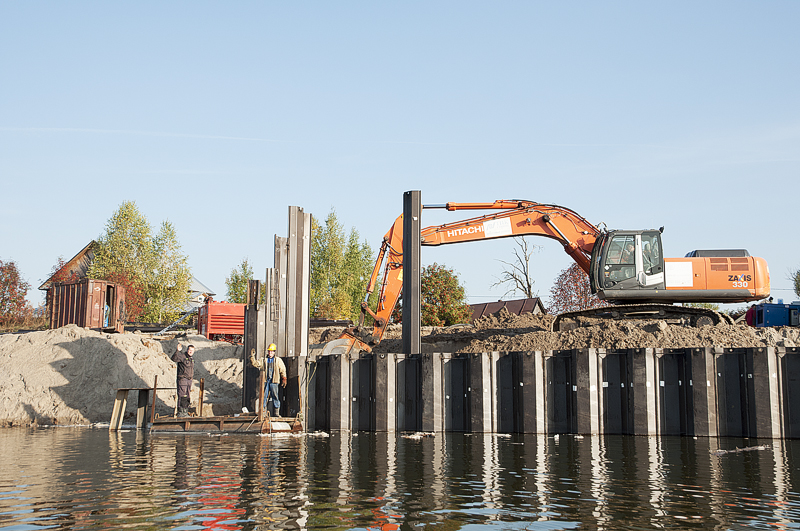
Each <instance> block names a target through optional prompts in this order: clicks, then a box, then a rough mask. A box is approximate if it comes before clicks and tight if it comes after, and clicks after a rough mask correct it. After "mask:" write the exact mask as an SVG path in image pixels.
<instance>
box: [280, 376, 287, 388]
mask: <svg viewBox="0 0 800 531" xmlns="http://www.w3.org/2000/svg"><path fill="white" fill-rule="evenodd" d="M281 387H286V376H284V377H283V378H281Z"/></svg>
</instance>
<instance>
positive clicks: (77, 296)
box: [39, 240, 214, 332]
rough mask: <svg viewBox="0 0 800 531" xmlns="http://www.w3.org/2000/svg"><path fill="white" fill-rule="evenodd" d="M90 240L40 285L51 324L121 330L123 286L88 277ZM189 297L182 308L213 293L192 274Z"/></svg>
mask: <svg viewBox="0 0 800 531" xmlns="http://www.w3.org/2000/svg"><path fill="white" fill-rule="evenodd" d="M96 245H97V244H96V242H95V241H94V240H92V241H91V242H89V243H88V244H87V245H86V246H85V247H84V248H83V249H81V250H80V252H78V254H76V255H75V256H73V257H72V258H71V259H69V260H68V261H67V262H64V265H63V266H62V267H61V269H59V270H58V271H56V272H55V273H53V274H52V275H51V276H50V278H48V279H47V280H46V281H44V282H43V283H42V285H41V286H39V289H40V290H42V291H46V292H47V316H48V318H49V319H50V328H59V327H61V326H65V325H68V324H76V325H78V326H82V327H85V328H94V329H114V330H116V331H117V332H122V331H123V330H124V327H125V324H126V323H127V322H128V315H127V311H126V306H125V288H124V286H123V285H121V284H117V283H114V282H108V281H105V280H98V279H90V278H88V277H87V272H88V271H89V266H91V264H92V261H93V260H94V249H95V246H96ZM189 291H190V293H189V301H188V303H187V307H186V308H185V310H184V311H186V312H189V311H192V310H196V309H197V308H200V307H202V306H203V305H205V302H206V299H210V298H211V296H213V295H214V293H213V292H212V291H211V290H210V289H209V288H208V287H206V286H205V285H204V284H203V283H202V282H200V281H199V280H197V279H196V278H194V277H192V280H191V284H190V288H189Z"/></svg>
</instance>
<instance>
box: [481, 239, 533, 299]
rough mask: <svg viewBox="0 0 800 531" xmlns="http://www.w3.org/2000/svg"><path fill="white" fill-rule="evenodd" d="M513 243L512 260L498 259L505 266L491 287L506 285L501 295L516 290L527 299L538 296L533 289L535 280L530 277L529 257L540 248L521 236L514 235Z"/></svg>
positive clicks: (512, 292) (515, 291)
mask: <svg viewBox="0 0 800 531" xmlns="http://www.w3.org/2000/svg"><path fill="white" fill-rule="evenodd" d="M514 243H515V244H516V245H517V247H516V248H515V249H514V260H513V261H511V262H506V261H505V260H499V262H502V263H503V264H505V267H504V268H503V271H502V273H501V274H500V278H499V279H498V281H497V282H495V283H494V284H492V286H491V287H495V286H506V287H507V290H506V292H505V293H504V294H503V297H505V296H506V295H509V294H514V293H517V292H519V293H522V294H523V295H525V297H527V298H529V299H531V298H533V297H538V296H539V294H538V292H535V291H533V284H534V282H535V281H534V280H533V279H532V278H531V257H532V256H533V253H535V252H536V251H538V250H539V249H541V246H540V245H534V244H531V243H528V240H526V239H525V238H524V237H523V236H514Z"/></svg>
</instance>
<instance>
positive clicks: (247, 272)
mask: <svg viewBox="0 0 800 531" xmlns="http://www.w3.org/2000/svg"><path fill="white" fill-rule="evenodd" d="M252 278H253V268H252V267H251V266H250V262H248V260H247V258H245V259H244V260H242V263H241V264H239V266H238V267H235V268H233V269H231V274H230V275H228V278H226V279H225V286H226V287H227V294H226V297H227V300H228V302H236V303H239V304H244V303H245V302H247V282H248V281H249V280H250V279H252Z"/></svg>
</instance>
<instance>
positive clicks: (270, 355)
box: [250, 343, 286, 415]
mask: <svg viewBox="0 0 800 531" xmlns="http://www.w3.org/2000/svg"><path fill="white" fill-rule="evenodd" d="M277 350H278V347H276V346H275V343H270V345H269V346H268V347H267V357H266V358H264V359H263V360H257V359H256V356H255V352H254V353H252V354H250V363H251V364H252V365H253V367H255V368H256V369H261V370H263V371H264V403H263V404H262V406H261V407H262V408H264V409H263V410H264V411H265V412H270V408H269V407H268V405H270V404H269V401H270V399H272V404H271V406H272V411H271V412H270V415H272V414H275V413H278V412H279V411H280V409H281V401H280V399H279V398H278V385H279V384H280V386H281V387H286V365H284V364H283V360H282V359H280V358H278V357H276V356H275V352H276V351H277Z"/></svg>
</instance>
